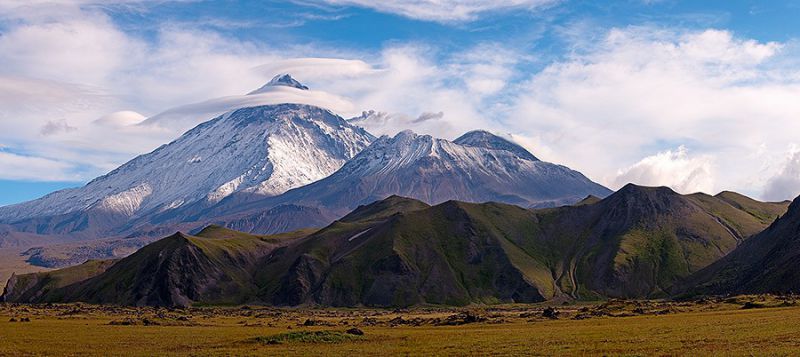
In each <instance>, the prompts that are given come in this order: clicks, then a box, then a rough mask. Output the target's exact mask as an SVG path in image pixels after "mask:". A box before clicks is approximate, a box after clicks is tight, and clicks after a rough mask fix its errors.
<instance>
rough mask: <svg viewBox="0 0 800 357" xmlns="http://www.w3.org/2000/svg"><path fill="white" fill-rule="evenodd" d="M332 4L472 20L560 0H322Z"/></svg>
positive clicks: (425, 17) (433, 18) (440, 19)
mask: <svg viewBox="0 0 800 357" xmlns="http://www.w3.org/2000/svg"><path fill="white" fill-rule="evenodd" d="M319 1H320V2H324V3H327V4H332V5H349V6H360V7H366V8H370V9H373V10H376V11H380V12H384V13H390V14H398V15H401V16H405V17H409V18H412V19H419V20H429V21H437V22H451V21H469V20H474V19H476V18H477V17H478V16H479V15H481V14H483V13H488V12H494V11H507V10H517V9H521V10H528V11H533V10H536V9H541V8H543V7H548V6H552V5H554V4H557V3H559V2H560V0H494V1H492V0H388V1H371V0H319Z"/></svg>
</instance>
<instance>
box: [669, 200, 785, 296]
mask: <svg viewBox="0 0 800 357" xmlns="http://www.w3.org/2000/svg"><path fill="white" fill-rule="evenodd" d="M798 259H800V198H798V199H795V200H794V202H792V204H791V206H790V207H789V210H788V211H787V212H786V214H785V215H783V216H782V217H781V218H779V219H778V220H776V221H775V222H774V223H773V224H772V225H770V226H769V228H767V229H766V230H764V231H763V232H761V233H760V234H758V235H756V236H754V237H753V238H750V239H749V240H747V241H746V242H745V243H744V244H742V245H741V246H739V247H738V248H737V249H736V250H734V251H733V252H731V253H730V254H729V255H728V256H726V257H725V258H723V259H720V260H719V261H718V262H715V263H714V264H712V265H711V266H709V267H708V268H706V269H703V270H702V271H700V272H698V273H697V274H694V275H693V276H691V277H689V278H688V279H687V280H686V281H684V282H682V284H681V286H679V287H678V288H677V289H676V292H679V293H688V294H750V293H796V292H798V291H800V266H798V265H797V261H798Z"/></svg>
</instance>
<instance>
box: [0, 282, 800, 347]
mask: <svg viewBox="0 0 800 357" xmlns="http://www.w3.org/2000/svg"><path fill="white" fill-rule="evenodd" d="M551 309H553V310H551ZM28 320H29V321H28ZM360 333H363V334H360ZM798 353H800V307H798V306H794V300H793V299H791V298H781V297H772V296H745V297H738V298H732V299H715V300H706V301H699V302H659V301H610V302H606V303H598V304H585V305H566V306H557V307H552V308H549V307H547V306H544V305H510V306H498V307H486V306H482V307H470V308H464V309H447V308H416V309H412V310H393V311H392V310H371V309H274V308H263V307H246V306H245V307H235V308H234V307H225V308H222V307H204V308H191V309H176V310H173V309H158V308H123V307H103V306H95V305H81V304H68V305H11V304H5V305H0V355H11V356H15V355H59V356H62V355H81V356H84V355H103V356H109V355H131V356H154V355H176V356H188V355H193V356H197V355H201V356H205V355H212V356H213V355H300V354H302V355H309V354H310V355H359V356H360V355H387V354H402V355H548V356H549V355H578V356H581V355H586V356H593V355H609V356H617V355H618V356H642V355H648V356H649V355H656V356H659V355H664V356H666V355H692V356H698V355H713V356H730V355H743V356H744V355H748V356H749V355H764V356H776V355H778V356H780V355H797V354H798Z"/></svg>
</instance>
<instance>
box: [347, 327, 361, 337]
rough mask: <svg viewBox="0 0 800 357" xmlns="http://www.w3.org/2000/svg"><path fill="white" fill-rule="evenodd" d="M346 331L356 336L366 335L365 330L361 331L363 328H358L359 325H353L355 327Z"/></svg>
mask: <svg viewBox="0 0 800 357" xmlns="http://www.w3.org/2000/svg"><path fill="white" fill-rule="evenodd" d="M346 332H347V333H348V334H350V335H354V336H363V335H364V331H361V329H360V328H357V327H353V328H351V329H349V330H347V331H346Z"/></svg>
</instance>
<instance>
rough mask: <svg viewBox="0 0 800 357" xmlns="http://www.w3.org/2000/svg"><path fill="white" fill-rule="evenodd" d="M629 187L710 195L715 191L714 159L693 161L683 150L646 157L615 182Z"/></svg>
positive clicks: (696, 158)
mask: <svg viewBox="0 0 800 357" xmlns="http://www.w3.org/2000/svg"><path fill="white" fill-rule="evenodd" d="M627 183H635V184H638V185H644V186H669V187H670V188H672V189H673V190H675V191H677V192H680V193H693V192H706V193H709V192H712V190H713V189H714V176H713V173H712V159H711V158H710V157H708V156H698V157H692V156H690V155H689V150H688V149H687V148H686V147H684V146H680V147H678V148H677V149H676V150H674V151H673V150H667V151H663V152H659V153H658V154H655V155H652V156H648V157H645V158H643V159H642V160H640V161H639V162H637V163H635V164H633V165H631V166H629V167H627V168H624V169H621V170H619V171H618V172H617V176H616V178H615V179H614V184H615V186H623V185H625V184H627Z"/></svg>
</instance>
